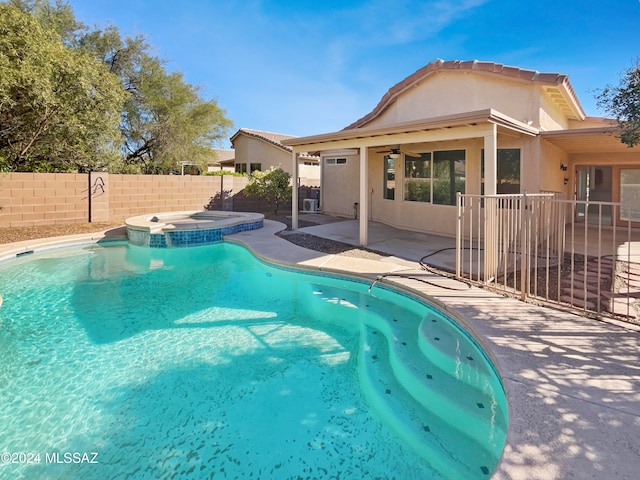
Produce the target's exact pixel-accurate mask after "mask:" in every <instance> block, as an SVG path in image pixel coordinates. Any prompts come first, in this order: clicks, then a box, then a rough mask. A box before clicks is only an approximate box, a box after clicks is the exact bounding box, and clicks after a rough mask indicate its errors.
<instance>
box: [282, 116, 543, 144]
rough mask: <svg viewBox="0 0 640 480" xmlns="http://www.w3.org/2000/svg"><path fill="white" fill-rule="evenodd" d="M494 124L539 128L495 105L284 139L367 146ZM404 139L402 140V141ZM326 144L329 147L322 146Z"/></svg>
mask: <svg viewBox="0 0 640 480" xmlns="http://www.w3.org/2000/svg"><path fill="white" fill-rule="evenodd" d="M483 124H486V125H489V124H495V125H497V126H498V127H499V128H501V129H506V130H508V131H510V132H514V133H518V134H523V135H528V136H535V135H538V133H539V130H538V129H537V128H535V127H533V126H531V125H527V124H525V123H523V122H520V121H518V120H515V119H513V118H511V117H509V116H508V115H504V114H502V113H500V112H498V111H496V110H494V109H491V108H490V109H485V110H478V111H474V112H465V113H459V114H453V115H446V116H441V117H433V118H427V119H421V120H412V121H408V122H401V123H396V124H393V125H388V126H385V127H378V128H367V127H361V128H353V129H349V130H340V131H337V132H332V133H325V134H320V135H311V136H308V137H296V138H290V139H287V140H283V141H282V143H283V144H284V145H286V146H289V147H291V148H293V149H294V150H295V151H298V150H300V149H303V148H305V147H306V148H308V149H309V150H310V151H319V150H324V149H329V148H335V144H336V143H337V142H341V143H344V142H349V143H351V144H352V145H358V143H359V142H358V141H359V140H364V139H367V142H366V143H367V145H368V146H376V145H380V146H381V145H387V144H389V143H397V142H396V140H397V138H396V137H400V136H402V135H407V134H412V133H416V132H436V131H443V132H444V131H451V130H453V129H456V128H458V129H459V128H463V127H477V126H480V125H483ZM400 143H402V142H400ZM322 146H326V148H322Z"/></svg>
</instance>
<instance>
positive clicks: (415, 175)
mask: <svg viewBox="0 0 640 480" xmlns="http://www.w3.org/2000/svg"><path fill="white" fill-rule="evenodd" d="M404 199H405V200H407V201H409V202H431V153H422V154H421V155H420V157H410V156H408V155H405V157H404Z"/></svg>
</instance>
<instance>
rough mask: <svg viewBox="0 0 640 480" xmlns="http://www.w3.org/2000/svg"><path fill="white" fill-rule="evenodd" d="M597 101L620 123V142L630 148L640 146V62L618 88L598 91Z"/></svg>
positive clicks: (625, 75) (625, 74)
mask: <svg viewBox="0 0 640 480" xmlns="http://www.w3.org/2000/svg"><path fill="white" fill-rule="evenodd" d="M596 100H597V102H598V103H597V105H598V107H599V108H601V109H603V110H604V111H605V112H606V113H607V115H610V116H612V117H614V118H615V119H616V120H617V121H618V126H619V127H620V141H622V143H624V144H626V145H627V146H629V147H633V146H635V145H638V144H640V62H636V65H635V66H633V67H631V68H629V70H627V71H626V72H625V73H624V75H623V76H622V78H621V79H620V84H619V85H618V86H611V85H607V86H606V87H605V88H604V89H602V90H600V91H598V93H597V95H596Z"/></svg>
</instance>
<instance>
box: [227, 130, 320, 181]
mask: <svg viewBox="0 0 640 480" xmlns="http://www.w3.org/2000/svg"><path fill="white" fill-rule="evenodd" d="M233 146H234V149H235V151H236V155H235V163H236V164H242V163H244V164H246V165H247V172H249V171H250V168H251V164H252V163H259V164H261V166H260V169H261V170H262V171H266V170H269V169H270V168H271V167H280V168H282V169H283V170H284V171H285V172H288V173H289V174H290V175H293V161H292V157H291V153H290V152H288V151H286V150H284V149H282V148H280V147H278V146H277V145H272V144H270V143H269V142H266V141H264V140H262V139H259V138H255V137H250V136H247V135H238V136H237V137H236V139H235V140H234V143H233ZM298 172H299V175H298V176H299V178H300V183H301V184H302V185H309V186H317V185H319V184H320V166H319V165H304V160H303V159H301V160H300V161H299V165H298Z"/></svg>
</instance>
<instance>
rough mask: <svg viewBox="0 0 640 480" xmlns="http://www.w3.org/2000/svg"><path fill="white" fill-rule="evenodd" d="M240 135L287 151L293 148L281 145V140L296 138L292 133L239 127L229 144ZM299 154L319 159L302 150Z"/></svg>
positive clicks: (311, 158) (303, 156) (302, 156)
mask: <svg viewBox="0 0 640 480" xmlns="http://www.w3.org/2000/svg"><path fill="white" fill-rule="evenodd" d="M240 135H246V136H248V137H253V138H257V139H259V140H262V141H264V142H267V143H269V144H271V145H273V146H275V147H278V148H280V149H282V150H284V151H286V152H288V153H292V152H293V149H292V148H291V147H287V146H286V145H283V144H282V143H281V142H282V140H288V139H291V138H296V137H295V136H294V135H285V134H283V133H274V132H265V131H262V130H251V129H249V128H241V129H240V130H238V131H237V132H236V133H235V134H234V135H233V136H232V137H231V144H232V145H233V143H234V141H235V140H236V138H238V137H239V136H240ZM299 156H300V157H301V158H306V159H310V160H319V159H320V157H318V156H316V155H311V154H310V153H307V152H302V153H300V154H299Z"/></svg>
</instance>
